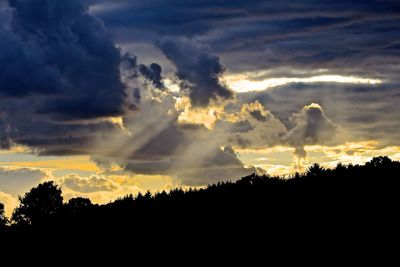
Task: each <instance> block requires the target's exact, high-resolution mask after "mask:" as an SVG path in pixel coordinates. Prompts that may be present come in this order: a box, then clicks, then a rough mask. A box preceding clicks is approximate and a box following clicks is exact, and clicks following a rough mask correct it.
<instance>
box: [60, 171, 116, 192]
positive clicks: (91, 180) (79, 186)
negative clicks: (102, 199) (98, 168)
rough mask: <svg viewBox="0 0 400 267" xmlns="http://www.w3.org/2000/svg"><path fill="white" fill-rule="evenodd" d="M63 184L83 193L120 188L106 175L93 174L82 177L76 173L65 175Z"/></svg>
mask: <svg viewBox="0 0 400 267" xmlns="http://www.w3.org/2000/svg"><path fill="white" fill-rule="evenodd" d="M61 186H62V187H66V188H68V189H71V190H73V191H76V192H81V193H91V192H101V191H114V190H116V189H118V188H119V185H118V184H117V183H115V182H114V181H112V180H110V179H108V178H106V177H104V176H99V175H91V176H90V177H80V176H78V175H76V174H69V175H66V176H64V177H63V178H62V182H61Z"/></svg>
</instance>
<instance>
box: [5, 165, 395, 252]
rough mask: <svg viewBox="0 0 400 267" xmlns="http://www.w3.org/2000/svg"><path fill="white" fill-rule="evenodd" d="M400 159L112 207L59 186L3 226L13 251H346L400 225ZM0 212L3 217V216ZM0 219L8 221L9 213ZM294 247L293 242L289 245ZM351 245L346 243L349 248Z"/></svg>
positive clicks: (24, 204) (26, 201)
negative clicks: (309, 246) (326, 247)
mask: <svg viewBox="0 0 400 267" xmlns="http://www.w3.org/2000/svg"><path fill="white" fill-rule="evenodd" d="M399 181H400V162H396V161H392V160H390V159H389V158H387V157H377V158H374V159H373V160H371V161H370V162H368V163H366V164H365V165H362V166H360V165H349V166H345V165H341V164H339V165H338V166H337V167H336V168H334V169H323V168H321V167H320V166H319V165H317V164H315V165H313V166H312V167H310V168H309V170H308V171H307V172H306V173H304V174H296V175H294V176H293V177H291V178H290V179H283V178H281V177H270V176H258V175H254V174H253V175H250V176H247V177H243V178H242V179H240V180H238V181H237V182H226V183H218V184H214V185H210V186H208V187H207V188H205V189H200V190H188V191H183V190H181V189H175V190H172V191H170V192H168V193H166V192H161V193H158V194H155V195H151V194H150V193H147V194H144V195H142V194H139V195H138V196H135V197H134V196H132V195H130V196H126V197H124V198H121V199H118V200H116V201H114V202H111V203H108V204H105V205H94V204H92V203H91V202H90V200H88V199H85V198H74V199H71V200H69V201H68V202H67V203H63V199H62V197H61V193H62V192H61V189H60V188H58V187H57V186H55V185H54V184H53V183H52V182H46V183H44V184H41V185H39V186H38V187H36V188H33V189H32V190H31V191H30V192H28V193H26V194H25V196H23V197H21V198H20V206H19V207H17V208H16V210H15V211H14V213H13V217H12V218H11V221H12V224H11V225H9V226H2V227H1V230H0V231H1V233H0V236H1V238H2V239H3V242H6V243H7V244H13V243H14V244H21V243H23V244H33V245H35V244H37V243H47V244H56V243H60V242H75V243H77V244H81V245H82V244H91V245H96V244H99V243H96V242H103V243H107V244H129V245H128V246H132V247H135V246H136V247H137V246H151V247H152V248H154V247H163V246H165V247H167V248H168V247H169V246H170V245H171V244H169V242H170V241H171V240H175V241H177V240H178V241H179V242H180V244H181V245H183V246H185V244H187V245H188V246H189V244H192V243H195V242H207V243H208V244H209V246H215V247H218V246H219V245H222V243H223V244H227V243H228V244H229V243H231V244H236V243H235V242H236V241H238V240H243V239H244V240H247V241H248V242H249V243H243V242H242V241H241V242H240V244H241V245H246V244H248V245H251V244H252V245H254V244H255V243H254V242H255V241H254V240H257V242H261V243H260V244H262V246H264V245H270V246H286V247H288V246H293V245H295V246H297V245H299V246H302V245H301V244H302V242H303V241H304V240H307V242H308V241H309V242H315V243H314V245H315V244H319V243H321V244H324V243H325V242H326V241H327V240H335V241H341V246H346V245H349V246H351V244H352V242H357V243H358V244H359V243H362V242H364V241H365V242H368V241H371V240H375V239H376V238H377V239H380V238H387V239H388V240H390V239H394V238H396V236H397V233H398V228H399V224H398V222H399V219H398V218H397V217H398V211H399V203H400V201H399V198H400V194H399ZM1 208H2V207H1V206H0V210H1ZM0 221H1V222H3V224H4V222H5V219H4V216H2V217H0ZM289 240H290V241H289ZM344 240H346V241H344Z"/></svg>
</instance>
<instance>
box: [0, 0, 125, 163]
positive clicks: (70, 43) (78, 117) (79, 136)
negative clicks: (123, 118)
mask: <svg viewBox="0 0 400 267" xmlns="http://www.w3.org/2000/svg"><path fill="white" fill-rule="evenodd" d="M92 2H93V1H81V0H69V1H51V0H31V1H26V0H10V1H9V5H7V6H6V5H5V4H3V6H1V7H2V10H6V11H4V12H2V13H0V16H3V14H5V13H6V14H7V15H9V16H10V19H9V20H8V22H9V23H10V24H9V25H4V27H0V64H1V66H2V69H1V71H0V97H1V99H0V139H1V145H2V147H3V148H8V147H9V146H10V145H11V144H23V145H27V146H30V147H31V148H33V149H34V150H36V149H37V153H39V154H52V155H65V154H88V153H91V152H93V151H92V150H91V149H90V148H89V144H90V142H91V141H92V140H93V138H96V137H97V136H98V135H100V134H104V135H107V134H112V133H115V132H118V131H119V130H120V129H119V126H117V125H115V124H113V123H111V122H110V121H106V120H105V119H103V118H104V117H109V116H116V115H122V114H123V113H124V111H125V109H126V108H125V97H126V96H125V85H124V84H123V83H122V82H121V80H120V68H119V67H120V61H121V56H120V53H119V50H118V49H117V48H116V46H115V45H114V43H113V40H112V39H111V37H110V35H109V34H108V33H107V31H106V30H105V28H104V27H103V24H102V23H101V22H100V21H99V20H97V19H96V18H94V17H92V16H91V15H89V14H88V13H87V11H88V8H89V4H90V3H92ZM67 121H68V122H67Z"/></svg>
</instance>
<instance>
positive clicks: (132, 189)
mask: <svg viewBox="0 0 400 267" xmlns="http://www.w3.org/2000/svg"><path fill="white" fill-rule="evenodd" d="M304 148H305V150H306V151H307V157H305V158H302V159H299V158H297V157H296V156H295V155H294V154H293V151H294V149H293V148H292V147H288V146H274V147H270V148H263V149H240V148H234V149H235V151H236V152H237V153H238V155H239V157H240V159H241V160H242V161H243V163H244V164H245V165H246V166H255V167H260V168H263V169H265V170H266V171H267V173H268V174H271V175H285V176H287V175H291V174H293V173H294V172H296V171H299V172H301V171H305V170H306V169H307V167H308V166H309V165H311V164H313V163H319V164H321V165H322V166H324V167H328V168H331V167H335V166H336V165H337V163H339V162H341V163H343V164H363V163H365V162H367V161H369V160H371V158H372V157H375V156H381V155H388V156H389V157H390V158H392V159H393V160H400V146H388V147H380V144H379V142H377V141H374V140H370V141H362V142H348V143H345V144H342V145H336V146H323V145H312V146H305V147H304ZM25 151H26V149H22V148H17V149H14V151H4V150H3V151H0V155H1V156H2V157H3V158H7V157H9V158H10V159H11V160H7V161H2V162H0V168H3V169H5V170H7V169H8V170H13V169H15V170H18V168H32V169H40V170H41V171H42V172H43V173H44V174H45V175H44V176H43V178H42V180H41V181H44V180H49V179H51V180H54V181H56V183H60V184H62V181H63V179H65V177H68V176H70V175H76V174H74V173H79V171H82V172H86V174H83V176H80V178H79V179H78V180H79V181H80V180H82V181H84V182H85V184H86V180H90V178H91V177H93V176H96V177H98V178H97V179H100V180H102V181H103V182H104V181H108V182H109V183H112V184H113V187H112V188H113V189H112V190H106V191H101V190H100V191H88V192H77V191H74V190H73V189H71V188H65V187H63V194H64V198H65V200H68V199H69V198H72V197H77V196H81V197H88V198H90V199H91V200H92V201H93V202H94V203H99V204H102V203H107V202H109V201H111V200H115V199H116V198H118V197H123V196H125V195H128V194H137V193H138V192H146V191H148V190H149V191H151V192H157V191H162V190H166V191H168V190H170V189H173V188H176V187H180V186H181V185H180V184H176V180H175V179H173V178H172V177H169V176H165V175H134V174H127V173H123V172H118V170H117V169H115V170H116V172H115V173H113V174H108V173H103V170H102V169H101V168H99V167H98V166H97V165H96V164H95V163H93V162H92V161H91V160H90V157H89V156H70V157H57V158H53V157H50V158H45V159H43V160H42V159H41V157H34V156H32V155H29V156H27V157H28V158H27V160H15V161H14V160H13V159H14V158H13V157H25V156H26V155H28V154H24V152H25ZM32 157H34V158H32ZM58 172H60V173H58ZM0 202H2V203H4V204H5V206H6V213H7V215H8V216H10V215H11V212H12V210H13V208H14V207H15V205H17V203H18V201H17V198H16V196H13V195H10V194H8V193H7V192H1V190H0Z"/></svg>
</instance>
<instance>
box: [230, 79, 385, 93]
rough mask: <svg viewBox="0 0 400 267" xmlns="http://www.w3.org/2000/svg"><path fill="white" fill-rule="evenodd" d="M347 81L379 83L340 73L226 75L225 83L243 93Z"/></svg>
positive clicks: (353, 82) (375, 80)
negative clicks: (260, 76) (259, 77)
mask: <svg viewBox="0 0 400 267" xmlns="http://www.w3.org/2000/svg"><path fill="white" fill-rule="evenodd" d="M318 82H328V83H329V82H330V83H349V84H380V83H382V80H380V79H369V78H361V77H354V76H342V75H318V76H312V77H302V78H298V77H290V78H288V77H280V78H268V79H264V80H252V79H251V78H250V77H245V76H243V75H230V76H229V75H228V76H227V77H226V83H227V84H228V86H229V87H230V88H232V89H233V90H234V91H236V92H238V93H245V92H251V91H263V90H266V89H270V88H273V87H277V86H282V85H285V84H289V83H318Z"/></svg>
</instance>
